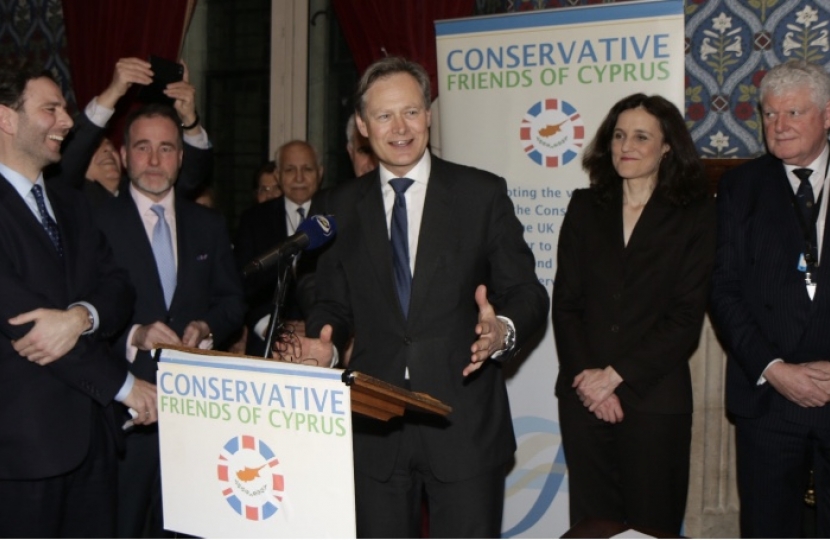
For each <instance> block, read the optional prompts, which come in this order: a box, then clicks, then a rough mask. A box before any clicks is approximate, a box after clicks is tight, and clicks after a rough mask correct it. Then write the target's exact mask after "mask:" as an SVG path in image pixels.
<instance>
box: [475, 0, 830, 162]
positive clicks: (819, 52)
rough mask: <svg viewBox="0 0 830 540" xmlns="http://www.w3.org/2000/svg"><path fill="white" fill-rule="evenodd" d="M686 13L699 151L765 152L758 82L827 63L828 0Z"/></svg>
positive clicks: (509, 7)
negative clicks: (794, 62) (777, 70)
mask: <svg viewBox="0 0 830 540" xmlns="http://www.w3.org/2000/svg"><path fill="white" fill-rule="evenodd" d="M614 1H615V0H478V1H477V2H476V6H477V13H480V14H484V13H505V12H517V11H527V10H534V9H548V8H562V7H573V6H586V5H593V4H611V3H614ZM616 1H618V2H620V1H626V0H616ZM685 11H686V111H685V114H686V123H687V125H688V126H689V130H690V131H691V133H692V138H693V139H694V141H695V145H696V146H697V148H698V151H699V152H700V154H701V156H703V157H751V156H755V155H758V154H761V153H763V152H764V142H763V133H762V130H761V125H760V123H759V118H758V109H757V99H758V84H759V83H760V81H761V79H762V78H763V76H764V74H765V73H766V72H767V70H768V69H769V68H770V67H772V66H775V65H777V64H780V63H781V62H785V61H787V60H789V59H790V58H797V59H803V60H809V61H812V62H816V63H819V64H821V65H824V66H825V67H828V68H830V40H828V31H830V26H828V23H829V22H830V0H686V2H685ZM609 105H610V104H609Z"/></svg>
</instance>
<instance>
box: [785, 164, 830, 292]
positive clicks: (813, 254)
mask: <svg viewBox="0 0 830 540" xmlns="http://www.w3.org/2000/svg"><path fill="white" fill-rule="evenodd" d="M828 169H830V158H828V159H827V162H826V163H825V165H824V180H823V181H822V184H821V185H822V187H821V190H820V193H819V196H818V199H817V200H816V201H815V203H814V204H813V208H812V212H811V215H810V216H809V221H807V220H808V216H805V215H804V214H803V213H802V211H801V205H800V204H799V203H798V199H797V198H796V195H795V192H793V190H792V189H791V190H789V192H790V200H791V201H792V205H793V209H795V215H796V218H798V224H799V225H800V226H801V232H802V234H803V236H804V254H803V255H804V263H805V264H806V275H805V280H806V282H807V284H808V285H810V284H812V285H815V278H814V276H815V273H816V272H815V270H816V268H818V266H819V256H820V253H819V249H818V248H819V246H818V244H819V242H818V230H817V229H816V223H817V221H818V218H819V214H820V213H821V210H822V207H823V206H825V205H823V204H822V203H823V199H824V192H825V191H826V190H825V189H824V188H825V187H826V184H827V173H828ZM810 189H813V188H812V184H811V185H810ZM825 216H826V210H825ZM814 234H815V237H816V241H815V242H813V235H814Z"/></svg>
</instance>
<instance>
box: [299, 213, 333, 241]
mask: <svg viewBox="0 0 830 540" xmlns="http://www.w3.org/2000/svg"><path fill="white" fill-rule="evenodd" d="M297 232H298V233H299V232H302V233H305V234H306V236H308V245H307V246H305V248H304V249H316V248H318V247H320V246H323V245H325V244H327V243H329V242H331V240H332V238H334V235H335V234H336V233H337V224H336V223H335V221H334V216H320V215H317V216H311V217H309V218H308V219H306V220H304V221H303V222H302V223H300V226H299V227H297Z"/></svg>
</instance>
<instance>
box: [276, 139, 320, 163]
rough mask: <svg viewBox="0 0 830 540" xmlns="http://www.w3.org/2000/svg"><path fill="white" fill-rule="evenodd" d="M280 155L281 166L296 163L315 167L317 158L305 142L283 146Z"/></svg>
mask: <svg viewBox="0 0 830 540" xmlns="http://www.w3.org/2000/svg"><path fill="white" fill-rule="evenodd" d="M280 157H281V158H282V159H280V163H281V166H282V167H285V166H288V165H296V164H297V163H300V164H302V165H313V166H314V167H317V158H316V156H315V155H314V150H312V149H311V147H309V146H306V145H305V144H292V145H290V146H287V147H285V148H284V149H283V150H282V156H280Z"/></svg>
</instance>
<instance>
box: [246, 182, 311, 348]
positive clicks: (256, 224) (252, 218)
mask: <svg viewBox="0 0 830 540" xmlns="http://www.w3.org/2000/svg"><path fill="white" fill-rule="evenodd" d="M318 213H319V207H318V203H317V202H316V199H315V200H314V201H312V204H311V209H310V210H309V213H308V215H309V216H313V215H316V214H318ZM286 238H288V229H287V227H286V224H285V197H277V198H276V199H271V200H268V201H265V202H263V203H259V204H255V205H254V206H252V207H251V208H249V209H248V210H246V211H245V213H243V214H242V216H241V217H240V218H239V227H238V228H237V232H236V241H235V242H234V256H235V257H236V264H237V268H239V270H240V271H241V270H242V269H243V268H244V267H245V266H246V265H247V264H248V263H249V262H251V261H252V260H254V258H256V257H257V256H259V255H261V254H262V253H265V252H267V251H268V250H270V249H271V248H274V247H276V246H277V245H279V244H280V243H282V242H283V241H285V239H286ZM318 251H319V250H318ZM316 259H317V252H314V251H311V252H308V251H306V252H303V253H302V254H301V255H300V259H299V260H298V262H297V267H296V271H295V273H294V275H293V276H292V277H291V279H290V282H289V287H288V291H287V292H286V297H285V305H283V306H282V308H281V311H280V313H282V318H283V320H299V319H303V318H304V317H305V315H306V314H307V313H308V312H309V311H310V309H311V305H312V304H313V298H309V294H308V291H306V293H304V294H301V293H300V292H298V288H297V286H296V284H297V280H300V279H305V280H306V281H305V283H306V284H307V283H309V282H308V281H307V280H309V279H313V278H312V274H313V273H314V270H315V268H316ZM278 277H279V276H278V272H277V271H276V269H274V268H271V269H267V270H263V271H260V272H257V273H255V274H253V275H250V276H248V277H246V278H245V280H244V288H245V301H246V302H247V304H248V313H247V314H246V315H245V324H246V325H248V328H249V333H248V342H247V346H246V353H247V354H249V355H253V356H262V354H263V353H264V352H265V342H264V341H263V340H261V339H259V338H258V337H257V336H255V335H253V333H252V332H251V331H250V330H252V329H253V327H254V325H255V324H256V323H257V321H259V320H260V319H261V318H262V317H265V316H266V315H269V314H271V312H272V311H273V300H274V291H275V289H276V287H277V279H278ZM300 290H303V291H305V290H306V289H305V288H302V289H300Z"/></svg>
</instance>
